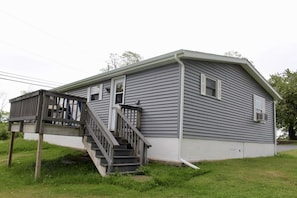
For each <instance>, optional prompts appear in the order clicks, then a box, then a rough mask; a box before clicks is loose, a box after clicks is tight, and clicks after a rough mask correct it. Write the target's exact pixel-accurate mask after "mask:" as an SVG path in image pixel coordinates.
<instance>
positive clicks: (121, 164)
mask: <svg viewBox="0 0 297 198" xmlns="http://www.w3.org/2000/svg"><path fill="white" fill-rule="evenodd" d="M101 165H102V166H108V164H107V163H102V164H101ZM112 166H113V167H115V166H140V163H139V162H133V163H120V164H112Z"/></svg>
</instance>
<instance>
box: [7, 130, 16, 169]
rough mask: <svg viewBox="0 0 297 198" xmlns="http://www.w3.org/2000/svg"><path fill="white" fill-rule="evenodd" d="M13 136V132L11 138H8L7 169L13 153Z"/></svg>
mask: <svg viewBox="0 0 297 198" xmlns="http://www.w3.org/2000/svg"><path fill="white" fill-rule="evenodd" d="M14 136H15V132H11V137H10V145H9V151H8V163H7V165H8V167H11V161H12V153H13V144H14Z"/></svg>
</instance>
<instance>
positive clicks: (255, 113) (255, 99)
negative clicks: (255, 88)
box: [253, 94, 266, 122]
mask: <svg viewBox="0 0 297 198" xmlns="http://www.w3.org/2000/svg"><path fill="white" fill-rule="evenodd" d="M253 100H254V121H255V122H257V121H258V120H257V111H256V101H257V100H261V101H262V104H263V106H262V113H264V114H265V113H266V109H265V106H266V101H265V98H263V97H261V96H258V95H256V94H254V95H253Z"/></svg>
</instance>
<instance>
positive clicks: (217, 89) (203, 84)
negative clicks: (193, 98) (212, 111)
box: [200, 73, 222, 100]
mask: <svg viewBox="0 0 297 198" xmlns="http://www.w3.org/2000/svg"><path fill="white" fill-rule="evenodd" d="M207 79H209V80H212V81H214V82H215V96H214V95H210V94H207V91H206V90H207ZM200 85H201V86H200V93H201V95H203V96H207V97H211V98H216V99H218V100H221V99H222V81H221V80H219V79H216V78H213V77H209V76H207V75H205V74H204V73H201V79H200Z"/></svg>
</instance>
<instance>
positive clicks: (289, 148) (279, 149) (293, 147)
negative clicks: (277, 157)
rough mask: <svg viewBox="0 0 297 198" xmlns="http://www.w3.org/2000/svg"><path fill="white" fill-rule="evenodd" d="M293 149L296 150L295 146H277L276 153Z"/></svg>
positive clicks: (296, 146)
mask: <svg viewBox="0 0 297 198" xmlns="http://www.w3.org/2000/svg"><path fill="white" fill-rule="evenodd" d="M295 149H297V145H290V144H283V145H282V144H280V145H277V152H282V151H288V150H295Z"/></svg>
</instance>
